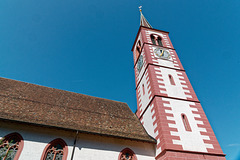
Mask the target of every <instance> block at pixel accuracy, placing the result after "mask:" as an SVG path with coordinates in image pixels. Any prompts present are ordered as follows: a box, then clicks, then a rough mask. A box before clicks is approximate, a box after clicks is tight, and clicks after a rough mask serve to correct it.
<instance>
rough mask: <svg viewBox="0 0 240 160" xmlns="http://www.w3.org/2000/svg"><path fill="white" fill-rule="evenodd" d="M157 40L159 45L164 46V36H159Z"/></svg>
mask: <svg viewBox="0 0 240 160" xmlns="http://www.w3.org/2000/svg"><path fill="white" fill-rule="evenodd" d="M157 42H158V45H159V46H161V47H162V46H163V44H162V38H160V37H158V38H157Z"/></svg>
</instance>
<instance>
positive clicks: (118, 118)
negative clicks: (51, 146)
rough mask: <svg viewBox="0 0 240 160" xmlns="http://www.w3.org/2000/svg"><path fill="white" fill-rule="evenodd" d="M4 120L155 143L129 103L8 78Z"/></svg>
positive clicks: (1, 105)
mask: <svg viewBox="0 0 240 160" xmlns="http://www.w3.org/2000/svg"><path fill="white" fill-rule="evenodd" d="M0 119H4V120H11V121H17V122H24V123H31V124H36V125H44V126H50V127H57V128H62V129H69V130H78V131H80V132H87V133H93V134H101V135H108V136H114V137H120V138H127V139H135V140H140V141H147V142H152V143H155V140H154V139H153V138H152V137H150V136H149V135H148V134H147V133H146V131H145V129H144V128H143V126H142V125H141V123H140V121H139V120H138V118H137V117H136V115H135V114H133V113H132V111H131V110H130V108H129V107H128V105H127V104H126V103H122V102H117V101H112V100H108V99H102V98H97V97H92V96H87V95H83V94H78V93H73V92H68V91H63V90H59V89H54V88H48V87H43V86H39V85H35V84H30V83H25V82H20V81H15V80H10V79H5V78H0Z"/></svg>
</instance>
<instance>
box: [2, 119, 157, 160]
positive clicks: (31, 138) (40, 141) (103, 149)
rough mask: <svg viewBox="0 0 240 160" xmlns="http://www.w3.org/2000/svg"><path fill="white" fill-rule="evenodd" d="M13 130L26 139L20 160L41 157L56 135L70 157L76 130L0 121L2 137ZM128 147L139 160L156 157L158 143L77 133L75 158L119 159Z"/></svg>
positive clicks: (69, 157) (93, 159) (150, 159)
mask: <svg viewBox="0 0 240 160" xmlns="http://www.w3.org/2000/svg"><path fill="white" fill-rule="evenodd" d="M13 132H17V133H19V134H20V135H21V136H22V137H23V140H24V146H23V150H22V152H21V155H20V157H19V160H40V158H41V156H42V154H43V150H44V148H45V147H46V146H47V144H48V143H49V142H51V141H52V140H54V139H56V138H61V139H63V140H64V141H65V142H66V143H67V145H68V156H67V160H70V159H71V155H72V151H73V144H74V139H75V136H76V133H75V132H70V131H64V130H57V129H52V128H46V127H37V126H33V125H25V124H17V123H9V122H2V121H0V138H2V137H4V136H6V135H8V134H10V133H13ZM125 148H130V149H131V150H132V151H133V152H134V153H135V154H136V156H137V160H154V159H155V158H154V157H155V144H151V143H147V142H138V141H133V140H125V139H120V138H111V137H106V136H99V135H92V134H83V133H79V135H78V140H77V143H76V148H75V153H74V158H73V159H74V160H79V159H83V160H95V159H99V160H101V159H102V160H114V159H115V160H118V156H119V154H120V152H121V151H122V150H123V149H125Z"/></svg>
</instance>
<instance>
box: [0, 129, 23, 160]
mask: <svg viewBox="0 0 240 160" xmlns="http://www.w3.org/2000/svg"><path fill="white" fill-rule="evenodd" d="M23 143H24V142H23V138H22V136H21V135H20V134H18V133H16V132H15V133H11V134H8V135H6V136H5V137H3V138H2V139H1V140H0V159H1V160H18V158H19V156H20V154H21V152H22V149H23Z"/></svg>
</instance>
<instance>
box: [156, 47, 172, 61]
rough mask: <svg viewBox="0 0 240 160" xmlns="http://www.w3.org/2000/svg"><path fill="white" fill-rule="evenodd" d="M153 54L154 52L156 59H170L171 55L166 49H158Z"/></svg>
mask: <svg viewBox="0 0 240 160" xmlns="http://www.w3.org/2000/svg"><path fill="white" fill-rule="evenodd" d="M153 52H154V55H155V57H157V58H162V59H170V53H169V51H168V50H166V49H163V48H156V49H155V50H154V51H153Z"/></svg>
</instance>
